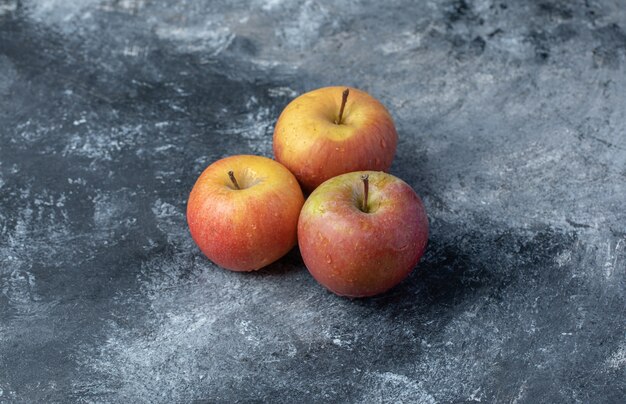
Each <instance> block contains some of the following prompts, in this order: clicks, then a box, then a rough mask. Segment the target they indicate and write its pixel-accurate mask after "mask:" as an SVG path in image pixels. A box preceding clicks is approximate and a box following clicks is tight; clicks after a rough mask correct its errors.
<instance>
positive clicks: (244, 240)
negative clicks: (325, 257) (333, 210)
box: [187, 155, 304, 271]
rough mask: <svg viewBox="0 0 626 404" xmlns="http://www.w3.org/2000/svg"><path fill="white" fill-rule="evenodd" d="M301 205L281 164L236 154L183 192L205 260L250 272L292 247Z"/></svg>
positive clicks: (301, 198)
mask: <svg viewBox="0 0 626 404" xmlns="http://www.w3.org/2000/svg"><path fill="white" fill-rule="evenodd" d="M303 204H304V196H303V194H302V190H301V189H300V186H299V185H298V181H297V180H296V178H295V177H294V176H293V174H291V172H289V170H287V169H286V168H285V167H284V166H283V165H281V164H280V163H278V162H276V161H274V160H271V159H269V158H266V157H260V156H248V155H238V156H232V157H227V158H224V159H222V160H219V161H216V162H214V163H213V164H211V165H210V166H208V167H207V168H206V169H205V170H204V172H203V173H202V174H201V175H200V177H199V178H198V180H197V181H196V183H195V185H194V186H193V189H192V190H191V194H190V195H189V201H188V203H187V223H188V224H189V230H190V231H191V236H192V237H193V240H194V241H195V242H196V244H197V245H198V247H200V250H202V252H203V253H204V254H205V255H206V256H207V257H208V258H209V259H210V260H211V261H213V262H215V263H216V264H217V265H219V266H221V267H223V268H226V269H230V270H231V271H254V270H257V269H260V268H262V267H264V266H266V265H268V264H271V263H272V262H274V261H276V260H277V259H279V258H280V257H282V256H283V255H285V254H286V253H287V252H288V251H289V250H290V249H291V248H293V247H294V246H295V244H296V241H297V227H298V216H299V214H300V209H301V208H302V205H303Z"/></svg>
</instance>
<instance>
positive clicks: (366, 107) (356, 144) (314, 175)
mask: <svg viewBox="0 0 626 404" xmlns="http://www.w3.org/2000/svg"><path fill="white" fill-rule="evenodd" d="M397 143H398V135H397V133H396V128H395V126H394V123H393V119H392V118H391V115H390V114H389V112H388V111H387V109H385V107H384V106H383V105H382V104H381V103H380V102H379V101H377V100H376V99H375V98H374V97H372V96H370V95H369V94H367V93H366V92H364V91H360V90H357V89H355V88H350V87H348V88H346V87H325V88H320V89H317V90H314V91H311V92H308V93H306V94H303V95H301V96H299V97H297V98H296V99H294V100H293V101H292V102H291V103H289V105H287V107H286V108H285V109H284V110H283V112H282V113H281V114H280V117H279V118H278V121H277V122H276V126H275V129H274V138H273V146H274V157H275V158H276V160H277V161H279V162H280V163H282V164H283V165H285V167H287V168H288V169H289V170H290V171H291V172H292V173H293V174H294V175H295V176H296V178H297V179H298V181H299V182H300V184H301V185H302V188H303V189H304V190H305V191H306V192H311V191H313V189H315V188H316V187H317V186H318V185H320V184H321V183H322V182H324V181H326V180H327V179H329V178H332V177H335V176H337V175H340V174H344V173H348V172H352V171H359V170H375V171H385V170H388V169H389V167H390V166H391V163H392V161H393V157H394V155H395V152H396V146H397Z"/></svg>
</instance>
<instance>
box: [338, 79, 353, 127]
mask: <svg viewBox="0 0 626 404" xmlns="http://www.w3.org/2000/svg"><path fill="white" fill-rule="evenodd" d="M348 94H350V89H347V88H346V89H345V90H343V94H342V95H341V108H339V118H337V121H335V123H336V124H337V125H341V120H342V119H343V109H344V108H345V107H346V102H347V101H348Z"/></svg>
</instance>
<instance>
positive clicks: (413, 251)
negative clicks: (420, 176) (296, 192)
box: [298, 171, 428, 297]
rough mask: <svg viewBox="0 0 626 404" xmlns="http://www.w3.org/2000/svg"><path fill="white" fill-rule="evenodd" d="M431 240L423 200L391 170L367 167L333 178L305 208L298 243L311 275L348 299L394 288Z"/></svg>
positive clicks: (410, 269)
mask: <svg viewBox="0 0 626 404" xmlns="http://www.w3.org/2000/svg"><path fill="white" fill-rule="evenodd" d="M427 241H428V218H427V216H426V210H425V209H424V205H423V203H422V201H421V199H420V198H419V197H418V196H417V194H416V193H415V191H413V189H412V188H411V187H410V186H409V185H408V184H407V183H406V182H404V181H402V180H401V179H399V178H397V177H394V176H393V175H391V174H386V173H383V172H375V171H363V172H353V173H348V174H343V175H340V176H337V177H334V178H331V179H329V180H327V181H326V182H324V183H323V184H322V185H320V186H319V187H317V188H316V189H315V191H313V193H311V195H310V196H309V198H308V199H307V200H306V202H305V203H304V206H303V207H302V212H301V213H300V219H299V221H298V245H299V246H300V252H301V254H302V258H303V259H304V264H305V265H306V267H307V268H308V270H309V272H310V273H311V275H313V277H314V278H315V279H316V280H317V281H318V282H319V283H321V284H322V285H323V286H325V287H326V288H328V289H330V290H331V291H332V292H334V293H336V294H338V295H341V296H347V297H365V296H373V295H376V294H379V293H382V292H385V291H386V290H388V289H390V288H392V287H394V286H395V285H397V284H398V283H400V282H401V281H402V280H403V279H404V278H406V277H407V276H408V275H409V273H411V271H412V270H413V268H414V267H415V266H416V265H417V263H418V262H419V260H420V258H421V257H422V254H423V253H424V249H425V247H426V243H427Z"/></svg>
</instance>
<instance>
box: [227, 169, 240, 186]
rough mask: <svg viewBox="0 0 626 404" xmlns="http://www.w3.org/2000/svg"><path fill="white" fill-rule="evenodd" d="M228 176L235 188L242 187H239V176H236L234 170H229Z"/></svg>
mask: <svg viewBox="0 0 626 404" xmlns="http://www.w3.org/2000/svg"><path fill="white" fill-rule="evenodd" d="M228 177H229V178H230V181H231V182H232V183H233V185H234V186H235V189H241V188H239V184H238V183H237V178H235V173H234V172H233V171H229V172H228Z"/></svg>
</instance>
